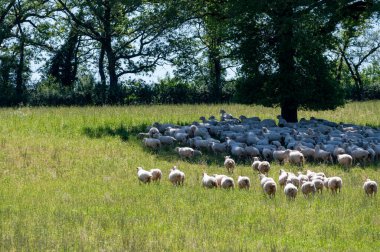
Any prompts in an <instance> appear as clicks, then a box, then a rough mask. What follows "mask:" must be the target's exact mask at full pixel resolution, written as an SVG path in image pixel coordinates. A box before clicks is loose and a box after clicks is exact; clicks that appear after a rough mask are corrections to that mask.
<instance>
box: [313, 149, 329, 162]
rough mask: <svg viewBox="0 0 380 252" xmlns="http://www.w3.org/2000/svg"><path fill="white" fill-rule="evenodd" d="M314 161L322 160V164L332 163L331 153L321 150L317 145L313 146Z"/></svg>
mask: <svg viewBox="0 0 380 252" xmlns="http://www.w3.org/2000/svg"><path fill="white" fill-rule="evenodd" d="M314 159H315V160H322V161H323V162H325V163H327V162H329V161H330V162H331V163H332V156H331V153H330V152H328V151H325V150H321V148H320V146H319V145H316V146H315V154H314Z"/></svg>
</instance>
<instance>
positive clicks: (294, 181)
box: [286, 173, 300, 187]
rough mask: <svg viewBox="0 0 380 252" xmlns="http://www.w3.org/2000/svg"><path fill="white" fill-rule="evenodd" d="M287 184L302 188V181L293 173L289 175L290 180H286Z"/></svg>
mask: <svg viewBox="0 0 380 252" xmlns="http://www.w3.org/2000/svg"><path fill="white" fill-rule="evenodd" d="M286 183H292V184H293V185H295V186H296V187H299V186H300V180H299V179H298V177H297V176H296V175H294V174H293V173H288V179H287V180H286Z"/></svg>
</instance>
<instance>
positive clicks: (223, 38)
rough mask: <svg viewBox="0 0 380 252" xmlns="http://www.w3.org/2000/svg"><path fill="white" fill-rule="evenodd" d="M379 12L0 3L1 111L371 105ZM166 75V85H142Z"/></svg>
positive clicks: (321, 7)
mask: <svg viewBox="0 0 380 252" xmlns="http://www.w3.org/2000/svg"><path fill="white" fill-rule="evenodd" d="M378 14H379V1H357V0H356V1H349V0H338V1H312V0H307V1H287V0H275V1H270V2H267V1H261V0H251V1H248V0H193V1H187V0H165V1H161V0H158V1H141V0H99V1H82V0H0V105H2V106H12V105H17V104H20V103H22V104H31V105H60V104H66V105H72V104H75V105H85V104H138V103H198V102H212V103H217V102H222V101H223V102H225V101H236V102H246V103H259V104H263V105H266V106H281V108H282V110H283V114H284V115H290V114H293V116H294V115H295V114H294V112H296V111H297V109H298V108H300V107H304V108H309V109H325V108H334V107H336V106H338V105H340V104H342V103H343V102H344V100H345V99H358V100H361V99H366V98H371V99H372V98H379V96H380V95H379V85H380V77H379V76H380V70H379V65H380V53H379V51H380V49H379V48H380V42H379V41H380V36H379V31H380V28H379V26H378V23H379V16H378ZM162 65H167V66H170V68H171V69H173V73H172V75H170V76H167V77H165V78H163V79H162V80H160V81H157V83H145V82H144V81H142V80H140V77H139V76H141V74H146V75H149V74H151V73H152V72H154V71H155V70H156V69H157V68H158V67H159V66H162ZM315 93H318V94H319V95H320V96H321V97H325V98H323V99H322V100H316V99H315V95H314V94H315ZM285 107H286V108H288V109H287V110H288V111H284V108H285ZM289 119H290V118H289ZM293 119H294V118H293Z"/></svg>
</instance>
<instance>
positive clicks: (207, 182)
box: [202, 172, 218, 188]
mask: <svg viewBox="0 0 380 252" xmlns="http://www.w3.org/2000/svg"><path fill="white" fill-rule="evenodd" d="M202 185H203V187H206V188H214V187H218V183H217V182H216V178H215V177H211V176H209V175H207V173H205V172H204V173H203V178H202Z"/></svg>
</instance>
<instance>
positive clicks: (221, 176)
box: [212, 174, 227, 187]
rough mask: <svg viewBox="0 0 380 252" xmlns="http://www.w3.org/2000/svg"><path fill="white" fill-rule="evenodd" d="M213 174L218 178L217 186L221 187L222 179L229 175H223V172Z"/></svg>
mask: <svg viewBox="0 0 380 252" xmlns="http://www.w3.org/2000/svg"><path fill="white" fill-rule="evenodd" d="M212 176H214V178H215V179H216V185H217V187H221V185H222V179H223V178H224V177H227V176H226V175H223V174H221V175H219V174H213V175H212Z"/></svg>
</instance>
